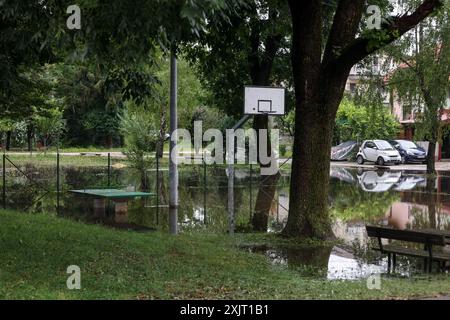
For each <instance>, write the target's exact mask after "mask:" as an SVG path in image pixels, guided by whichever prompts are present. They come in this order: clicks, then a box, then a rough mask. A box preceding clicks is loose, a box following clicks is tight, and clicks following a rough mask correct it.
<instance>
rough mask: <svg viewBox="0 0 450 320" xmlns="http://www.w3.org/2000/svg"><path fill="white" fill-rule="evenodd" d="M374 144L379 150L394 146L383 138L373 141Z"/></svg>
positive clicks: (389, 148)
mask: <svg viewBox="0 0 450 320" xmlns="http://www.w3.org/2000/svg"><path fill="white" fill-rule="evenodd" d="M375 144H376V145H377V147H378V149H379V150H394V148H392V145H391V144H390V143H389V142H387V141H384V140H377V141H375Z"/></svg>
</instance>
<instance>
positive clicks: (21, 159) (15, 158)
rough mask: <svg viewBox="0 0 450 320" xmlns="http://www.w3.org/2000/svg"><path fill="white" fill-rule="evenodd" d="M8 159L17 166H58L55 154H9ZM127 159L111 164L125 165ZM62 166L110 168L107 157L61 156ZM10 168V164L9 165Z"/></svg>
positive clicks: (114, 161)
mask: <svg viewBox="0 0 450 320" xmlns="http://www.w3.org/2000/svg"><path fill="white" fill-rule="evenodd" d="M8 158H9V159H10V160H11V161H12V162H13V163H14V164H16V165H25V164H32V165H39V166H43V167H45V166H56V155H55V154H51V153H48V154H44V153H34V154H33V155H31V156H30V154H29V153H24V154H20V155H19V154H9V155H8ZM126 162H127V161H126V159H116V158H113V159H112V161H111V163H112V164H113V165H114V164H117V163H123V164H126ZM60 164H61V166H77V167H98V166H105V167H107V166H108V158H107V157H99V156H68V155H60ZM7 165H8V166H9V165H10V164H7Z"/></svg>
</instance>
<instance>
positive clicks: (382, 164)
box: [377, 157, 384, 166]
mask: <svg viewBox="0 0 450 320" xmlns="http://www.w3.org/2000/svg"><path fill="white" fill-rule="evenodd" d="M377 165H379V166H384V159H383V158H382V157H378V159H377Z"/></svg>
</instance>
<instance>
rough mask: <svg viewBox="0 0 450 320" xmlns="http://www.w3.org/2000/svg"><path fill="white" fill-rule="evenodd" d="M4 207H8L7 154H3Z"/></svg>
mask: <svg viewBox="0 0 450 320" xmlns="http://www.w3.org/2000/svg"><path fill="white" fill-rule="evenodd" d="M2 197H3V209H6V154H3V193H2Z"/></svg>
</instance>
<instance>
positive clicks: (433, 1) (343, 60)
mask: <svg viewBox="0 0 450 320" xmlns="http://www.w3.org/2000/svg"><path fill="white" fill-rule="evenodd" d="M442 4H443V2H442V0H425V1H424V2H423V3H422V4H421V5H420V6H419V7H418V8H417V9H416V11H414V12H413V13H412V14H410V15H408V14H405V15H403V16H400V17H398V18H396V19H393V20H392V23H390V24H388V25H385V26H384V27H383V28H382V29H381V30H379V31H378V33H380V34H385V35H386V39H385V40H384V41H382V42H381V41H380V42H379V43H374V44H372V43H371V39H370V38H368V37H360V38H357V39H355V40H354V41H352V43H350V44H349V45H348V46H347V48H345V49H344V50H343V52H342V54H341V55H340V56H339V57H337V58H336V59H335V60H334V61H333V64H334V65H335V66H336V67H344V68H351V67H352V66H354V65H355V64H356V63H358V62H359V61H361V60H363V59H364V58H365V57H367V56H368V55H370V54H372V53H374V52H375V51H377V50H379V49H381V48H383V47H384V46H386V45H387V44H389V43H391V42H393V41H395V40H397V39H398V38H400V37H401V36H402V35H404V34H405V33H406V32H408V31H409V30H411V29H412V28H413V27H414V26H416V25H417V24H418V23H419V22H421V21H422V20H424V19H425V18H426V17H428V16H429V15H430V14H431V13H433V12H434V11H435V10H436V9H437V8H438V7H440V6H441V5H442Z"/></svg>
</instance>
